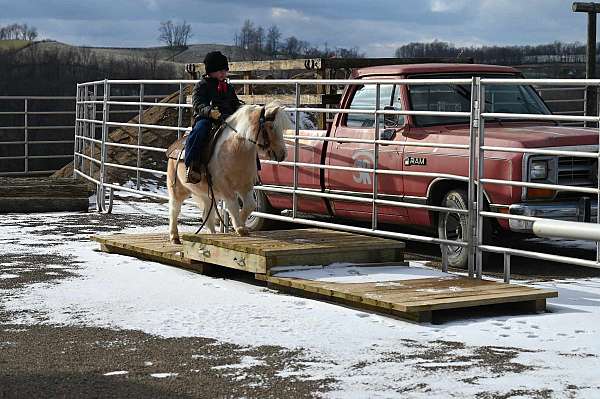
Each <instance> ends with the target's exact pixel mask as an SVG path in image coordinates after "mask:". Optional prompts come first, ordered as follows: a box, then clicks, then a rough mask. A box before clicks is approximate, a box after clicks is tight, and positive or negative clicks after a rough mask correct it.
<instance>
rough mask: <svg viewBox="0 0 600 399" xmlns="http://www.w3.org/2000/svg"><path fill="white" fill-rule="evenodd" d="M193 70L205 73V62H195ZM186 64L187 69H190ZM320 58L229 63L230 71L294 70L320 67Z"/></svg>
mask: <svg viewBox="0 0 600 399" xmlns="http://www.w3.org/2000/svg"><path fill="white" fill-rule="evenodd" d="M188 65H193V67H192V68H193V70H194V72H196V73H199V74H201V75H202V74H204V64H202V63H194V64H188ZM188 68H189V67H188V66H187V65H186V71H187V70H188ZM320 68H321V59H320V58H299V59H293V60H265V61H232V62H230V63H229V72H247V71H293V70H299V69H320Z"/></svg>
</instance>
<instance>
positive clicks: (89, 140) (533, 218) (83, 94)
mask: <svg viewBox="0 0 600 399" xmlns="http://www.w3.org/2000/svg"><path fill="white" fill-rule="evenodd" d="M196 82H197V81H194V80H160V81H159V80H103V81H96V82H88V83H83V84H79V85H77V101H76V116H77V117H76V123H75V152H74V159H75V162H74V164H75V168H74V173H75V175H76V176H80V177H82V178H85V179H87V180H89V181H91V182H93V183H95V184H96V185H97V187H98V190H97V192H98V207H99V210H101V211H108V212H110V210H111V206H112V193H113V192H114V191H118V190H122V191H128V192H134V193H138V194H142V195H147V196H151V197H155V198H161V199H168V198H167V197H166V196H165V195H161V194H159V193H155V192H149V191H147V190H144V189H143V188H142V187H141V186H140V173H153V174H155V175H160V176H165V175H166V172H165V171H164V170H157V169H152V168H148V167H142V165H141V152H142V151H150V152H156V153H164V152H165V151H166V149H165V148H158V147H151V146H144V145H142V142H143V141H142V129H153V130H156V131H157V132H158V131H172V132H177V135H178V136H180V135H181V134H182V133H183V132H185V131H187V130H189V129H190V128H189V127H187V123H185V122H184V121H183V118H182V113H183V110H184V109H186V108H191V107H192V106H191V105H189V104H187V103H186V100H185V98H184V96H183V88H184V87H185V86H186V85H190V84H195V83H196ZM231 83H233V84H251V85H264V86H275V85H277V86H279V87H282V86H283V87H287V88H288V90H289V91H294V93H295V99H296V101H295V104H294V105H293V106H290V107H288V108H287V111H289V112H292V113H293V115H294V119H295V131H294V132H293V134H289V135H286V136H285V138H286V139H287V140H288V143H289V145H290V146H293V151H291V153H292V154H293V157H292V158H293V159H291V160H289V161H285V162H281V163H278V164H277V163H275V162H273V161H261V162H262V163H264V164H274V163H275V164H277V165H279V166H285V167H290V168H293V183H292V184H291V185H289V186H284V187H282V186H267V185H259V186H256V187H255V189H256V190H261V191H265V192H270V193H279V194H286V195H290V196H291V197H292V204H293V206H292V209H291V212H290V213H289V215H281V214H270V213H261V212H255V213H254V215H255V216H258V217H263V218H267V219H274V220H280V221H288V222H294V223H299V224H305V225H312V226H319V227H325V228H332V229H338V230H345V231H350V232H356V233H362V234H372V235H378V236H384V237H390V238H397V239H404V240H415V241H421V242H427V243H436V244H439V245H441V248H442V267H443V269H444V270H447V267H448V265H447V259H448V257H447V251H448V250H449V248H456V247H463V248H467V251H468V254H469V256H468V259H469V261H468V266H469V267H468V271H469V275H470V276H474V277H477V278H481V276H482V268H483V261H482V256H483V254H484V253H485V252H495V253H501V254H503V255H504V266H505V270H504V271H505V280H506V281H509V279H510V257H511V255H516V256H522V257H531V258H535V259H544V260H549V261H557V262H565V263H570V264H576V265H581V266H587V267H594V268H600V248H599V246H598V242H597V241H598V240H600V215H599V214H598V212H597V209H598V208H600V203H599V202H600V196H598V192H599V189H600V186H599V183H598V178H597V176H598V168H599V166H598V157H599V154H600V153H599V151H598V146H594V147H593V148H587V149H584V150H583V151H581V150H578V149H574V148H567V149H554V148H553V149H549V148H524V147H515V148H513V147H505V146H504V147H503V146H490V145H486V142H485V139H486V128H485V122H486V121H488V120H493V119H496V120H518V119H527V120H539V121H553V122H557V123H565V122H598V120H599V118H598V117H584V116H568V115H543V114H535V113H510V112H501V111H502V109H498V110H495V109H491V110H489V109H486V104H489V103H490V100H489V98H486V88H489V87H491V86H508V85H526V86H529V85H535V86H536V87H538V86H542V87H543V86H553V87H556V86H570V87H573V86H591V85H593V86H598V85H599V84H600V81H598V80H593V81H592V80H572V79H545V80H544V79H496V78H480V77H473V78H468V79H369V80H357V79H355V80H336V79H333V80H326V79H312V80H288V79H273V80H232V81H231ZM323 84H328V85H338V86H347V85H374V86H375V91H376V95H375V98H376V104H375V107H374V108H373V109H339V108H315V107H312V108H308V107H302V106H301V104H300V93H301V89H302V88H303V87H305V86H311V85H323ZM390 84H391V85H407V86H409V87H410V86H414V85H420V86H431V85H461V86H463V87H468V88H469V89H470V93H468V99H469V102H470V105H469V109H468V111H467V110H445V109H442V110H439V109H438V110H436V111H432V110H423V111H415V110H395V109H389V107H387V108H386V107H382V106H381V104H380V101H379V98H380V92H381V86H382V85H390ZM122 85H128V86H131V85H137V86H138V88H139V99H138V100H137V101H115V99H114V98H113V97H112V96H111V88H115V87H119V86H122ZM147 85H179V88H180V91H179V93H180V95H179V98H178V102H177V103H165V102H161V103H147V102H144V101H143V98H144V87H145V86H147ZM492 104H493V102H492ZM113 105H119V106H130V107H134V109H137V111H138V114H139V117H138V121H141V122H143V121H142V114H143V110H144V107H150V106H152V107H172V108H176V109H177V111H178V118H177V125H176V126H172V125H171V126H165V125H152V124H144V123H141V122H140V123H131V122H130V123H125V122H115V121H111V120H110V108H111V106H113ZM98 110H100V111H101V115H102V118H101V119H96V117H95V115H97V112H99V111H98ZM490 111H491V112H490ZM495 111H497V112H495ZM304 112H313V113H321V114H322V113H326V114H336V113H344V114H363V115H371V116H372V117H373V118H374V128H375V129H374V135H373V137H372V138H371V139H353V138H343V139H342V138H339V137H336V138H333V137H323V136H319V135H300V114H301V113H304ZM380 115H383V116H385V115H413V116H421V117H422V116H428V117H435V118H440V117H461V118H465V119H467V120H468V123H469V140H468V143H466V144H448V143H414V142H408V141H394V140H389V139H388V140H386V139H382V136H381V134H380V133H381V126H380V121H379V116H380ZM118 127H129V128H136V129H137V131H138V134H137V144H123V143H116V142H111V140H110V135H109V131H110V129H112V128H118ZM96 129H100V130H101V136H100V138H97V136H96ZM599 138H600V135H599ZM300 140H303V141H306V140H311V141H336V142H347V143H362V144H365V145H369V146H372V151H373V156H374V162H373V165H372V167H361V166H356V165H355V166H353V165H347V166H333V165H323V164H320V163H306V162H300V160H299V148H300ZM383 145H385V146H404V147H407V146H419V147H434V148H446V149H458V150H461V151H464V152H466V153H468V159H469V168H468V173H464V174H448V173H429V172H416V171H406V170H389V169H382V168H380V162H379V154H380V147H381V146H383ZM109 147H123V148H129V149H133V150H135V151H136V152H137V164H136V166H131V165H123V164H119V163H117V162H111V161H110V160H109V159H107V148H109ZM494 152H496V153H497V152H512V153H520V154H523V156H524V157H532V156H534V155H535V156H546V157H549V158H548V159H556V161H557V162H558V160H560V159H561V157H566V158H572V159H584V160H591V161H590V162H591V163H589V165H588V167H589V168H591V169H592V171H593V174H594V175H595V176H596V177H595V180H594V182H593V184H590V185H587V186H585V187H582V186H575V185H569V184H560V183H561V182H560V181H557V182H552V183H548V182H543V183H539V182H530V181H515V180H510V179H503V180H501V179H490V178H485V168H484V165H485V162H483V160H485V159H486V153H494ZM590 165H591V166H590ZM108 168H120V169H124V170H129V171H132V172H135V173H136V177H135V182H136V184H135V188H132V187H123V186H122V185H119V184H116V183H115V182H111V181H108V180H107V174H106V171H107V169H108ZM303 168H305V169H317V170H323V169H330V170H344V171H354V172H359V173H366V174H369V175H370V176H371V182H372V186H371V192H370V193H369V196H368V197H367V196H365V195H364V193H358V192H345V193H342V194H340V193H330V192H322V191H319V190H311V189H308V188H306V187H302V186H301V185H300V184H299V178H298V176H299V170H301V169H303ZM94 170H96V171H97V172H98V173H97V175H98V177H97V178H95V177H94V173H93V171H94ZM381 176H412V177H419V178H425V179H433V178H439V177H443V178H446V179H451V180H455V181H458V182H463V184H466V185H467V187H468V190H467V193H468V199H467V202H468V206H467V208H466V209H457V208H448V207H444V206H440V205H432V204H418V203H409V202H402V201H391V200H389V199H384V198H381V195H379V190H380V189H379V186H378V182H379V177H381ZM497 185H508V186H514V187H520V188H521V189H523V190H527V189H547V190H555V191H561V192H574V193H580V194H584V195H589V196H591V197H592V198H593V204H590V203H589V201H588V208H589V209H588V219H590V217H589V216H590V215H592V214H594V213H595V215H594V220H593V221H594V223H582V222H574V221H571V222H566V221H555V220H554V221H553V219H552V215H550V216H548V215H546V214H545V215H543V216H542V217H540V216H539V215H537V214H531V215H528V214H516V213H515V212H512V211H513V209H511V204H494V203H489V202H486V190H487V189H488V187H492V186H497ZM300 196H307V197H313V198H326V199H337V200H344V201H354V202H360V203H363V204H369V205H370V208H371V215H372V218H371V223H370V227H359V226H356V225H354V224H350V223H338V222H331V221H323V220H314V219H312V218H307V217H304V216H303V215H302V214H300V213H299V212H298V198H299V197H300ZM107 200H108V203H107ZM381 206H386V207H387V206H393V207H404V208H408V209H411V208H413V209H414V208H420V209H427V210H428V211H431V212H434V213H439V212H443V213H451V214H458V215H459V217H460V216H461V215H462V217H466V218H467V231H466V232H465V233H464V239H462V240H448V239H440V238H437V237H431V236H428V235H419V234H409V233H403V232H399V231H396V229H391V228H388V227H385V226H384V227H382V225H381V223H380V220H379V219H380V213H379V212H378V208H379V207H381ZM486 219H496V220H507V221H508V223H509V224H510V223H513V224H515V223H516V224H518V223H521V224H522V225H525V226H527V228H530V229H531V230H532V231H535V232H536V233H538V234H539V235H542V236H553V237H569V238H579V239H588V240H590V239H591V240H594V241H596V259H595V260H589V259H580V258H574V257H567V256H559V255H555V254H550V253H542V252H533V251H525V250H518V249H513V248H508V247H501V246H494V245H489V244H486V243H484V241H483V238H484V237H483V236H484V234H483V233H484V225H485V221H486ZM588 221H591V219H590V220H588ZM582 231H585V234H582V233H581V232H582Z"/></svg>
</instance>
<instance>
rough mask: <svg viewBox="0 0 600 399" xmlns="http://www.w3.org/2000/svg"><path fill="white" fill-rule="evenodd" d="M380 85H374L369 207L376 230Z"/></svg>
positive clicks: (373, 227)
mask: <svg viewBox="0 0 600 399" xmlns="http://www.w3.org/2000/svg"><path fill="white" fill-rule="evenodd" d="M380 94H381V85H380V84H379V83H377V84H376V85H375V137H374V139H373V182H372V183H373V190H372V191H373V203H372V209H371V229H372V230H377V222H378V213H379V210H378V209H377V197H378V191H379V184H378V175H377V166H378V165H379V142H378V141H377V140H379V114H378V112H379V108H380V107H381V104H380V98H379V97H380Z"/></svg>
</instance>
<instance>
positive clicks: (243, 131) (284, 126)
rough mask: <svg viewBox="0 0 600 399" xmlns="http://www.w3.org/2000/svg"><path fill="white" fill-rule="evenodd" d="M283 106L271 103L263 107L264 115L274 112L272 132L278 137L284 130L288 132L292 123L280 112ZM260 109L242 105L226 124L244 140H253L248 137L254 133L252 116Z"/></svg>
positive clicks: (277, 102)
mask: <svg viewBox="0 0 600 399" xmlns="http://www.w3.org/2000/svg"><path fill="white" fill-rule="evenodd" d="M280 107H284V105H283V104H282V103H281V102H279V101H271V102H269V103H268V104H266V105H265V114H266V115H269V114H271V113H273V112H275V120H274V121H273V130H274V131H275V132H276V133H277V135H279V136H280V138H282V137H283V134H284V132H285V131H286V130H289V129H291V128H292V127H293V125H292V121H291V120H290V118H289V116H288V115H287V114H286V112H285V111H283V110H282V108H280ZM260 108H261V106H260V105H255V104H245V105H242V106H241V107H239V108H238V109H237V111H235V112H234V113H233V115H231V116H230V117H229V118H227V123H229V124H230V125H231V126H233V127H235V129H236V130H237V131H238V132H239V134H240V135H242V136H243V137H244V138H246V139H254V137H250V135H251V134H253V133H254V132H255V126H253V121H252V118H251V116H252V114H253V113H254V112H256V111H258V110H259V109H260Z"/></svg>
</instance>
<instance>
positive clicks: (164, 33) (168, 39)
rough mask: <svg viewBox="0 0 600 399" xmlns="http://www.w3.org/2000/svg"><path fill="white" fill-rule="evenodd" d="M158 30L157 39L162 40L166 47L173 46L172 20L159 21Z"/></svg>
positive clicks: (173, 30)
mask: <svg viewBox="0 0 600 399" xmlns="http://www.w3.org/2000/svg"><path fill="white" fill-rule="evenodd" d="M158 31H159V33H160V35H159V36H158V40H160V41H161V42H163V43H164V44H165V45H166V46H167V47H174V46H175V26H174V25H173V21H171V20H168V21H164V22H161V23H160V28H158Z"/></svg>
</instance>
